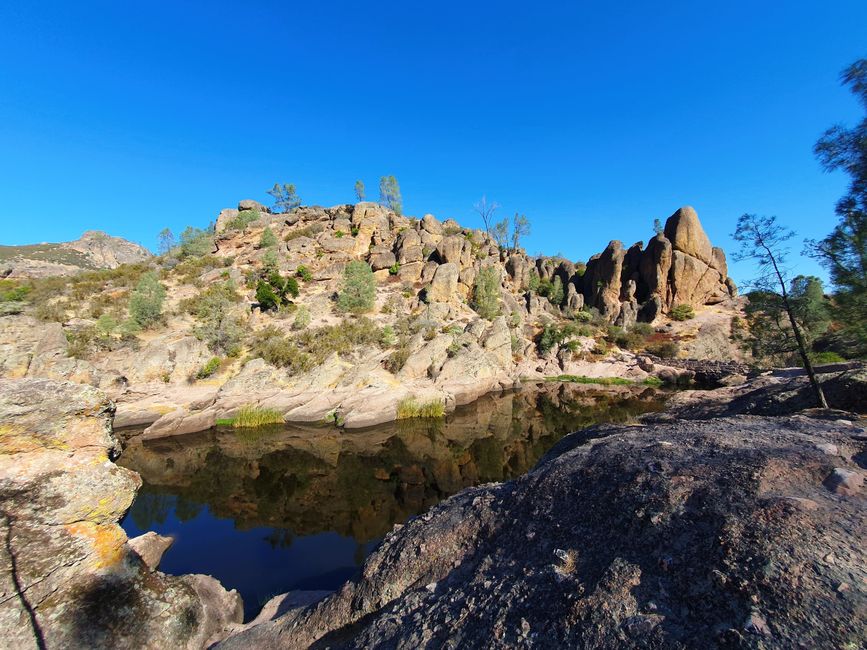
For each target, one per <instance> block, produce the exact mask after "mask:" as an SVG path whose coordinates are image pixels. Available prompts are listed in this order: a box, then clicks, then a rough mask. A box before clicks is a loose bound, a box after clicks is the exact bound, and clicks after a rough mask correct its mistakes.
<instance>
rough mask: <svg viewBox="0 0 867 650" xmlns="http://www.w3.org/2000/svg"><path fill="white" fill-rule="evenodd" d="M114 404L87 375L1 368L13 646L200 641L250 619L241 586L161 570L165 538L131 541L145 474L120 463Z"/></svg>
mask: <svg viewBox="0 0 867 650" xmlns="http://www.w3.org/2000/svg"><path fill="white" fill-rule="evenodd" d="M111 408H112V407H111V403H110V402H109V401H108V400H107V399H106V398H105V396H104V395H103V394H101V393H100V392H99V391H97V390H95V389H93V388H90V387H88V386H82V385H76V384H71V383H66V382H56V381H52V380H44V379H35V380H31V379H16V380H6V379H0V503H2V513H0V516H2V520H0V534H2V535H3V538H4V540H5V542H4V545H3V549H4V550H3V551H2V553H3V555H4V557H3V560H2V561H0V583H2V593H3V598H2V599H0V629H2V630H3V642H2V645H4V646H6V647H15V648H23V647H48V648H110V647H111V648H118V647H124V648H133V647H165V648H190V649H198V648H202V647H205V646H207V645H208V644H209V643H210V642H211V641H213V640H214V639H216V638H219V637H220V636H223V635H225V633H226V629H227V627H228V626H229V625H230V624H235V623H240V622H241V616H242V608H241V602H240V598H239V597H238V595H237V594H236V593H235V592H226V590H225V589H223V588H222V587H221V586H220V584H219V583H218V582H217V581H215V580H214V579H213V578H210V577H208V576H179V577H176V576H167V575H165V574H163V573H160V572H159V571H155V570H154V569H155V567H156V565H157V564H158V563H159V557H160V556H161V554H162V551H163V550H165V545H164V544H162V543H161V542H160V541H159V540H153V539H141V538H139V539H137V540H134V541H133V542H128V541H127V538H126V535H125V533H124V532H123V529H121V527H120V526H119V525H118V521H119V520H120V519H121V517H122V516H123V515H124V513H125V512H126V511H127V509H129V507H130V504H131V503H132V501H133V498H134V497H135V493H136V491H137V490H138V488H139V487H140V485H141V480H140V479H139V477H138V475H137V474H136V473H134V472H131V471H130V470H127V469H123V468H120V467H118V466H117V465H115V464H114V463H112V462H111V459H112V458H114V457H116V455H117V454H118V453H119V451H120V449H119V444H118V442H117V440H116V439H115V437H114V435H113V434H112V430H111ZM145 548H147V550H145ZM136 549H139V550H141V551H142V555H139V553H138V552H137V550H136ZM40 641H41V645H39V643H38V642H40Z"/></svg>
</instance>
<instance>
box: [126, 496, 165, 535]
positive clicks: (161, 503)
mask: <svg viewBox="0 0 867 650" xmlns="http://www.w3.org/2000/svg"><path fill="white" fill-rule="evenodd" d="M173 501H174V499H173V497H171V496H169V495H168V494H159V493H157V492H154V491H152V490H149V489H148V488H147V487H146V486H143V487H142V489H141V490H140V491H139V493H138V494H137V495H136V498H135V501H133V504H132V508H130V510H129V517H130V519H132V521H133V523H134V524H135V525H136V527H137V528H138V529H139V530H151V529H152V528H155V527H156V526H161V525H162V524H164V523H166V519H167V518H168V516H169V512H170V511H171V509H172V502H173Z"/></svg>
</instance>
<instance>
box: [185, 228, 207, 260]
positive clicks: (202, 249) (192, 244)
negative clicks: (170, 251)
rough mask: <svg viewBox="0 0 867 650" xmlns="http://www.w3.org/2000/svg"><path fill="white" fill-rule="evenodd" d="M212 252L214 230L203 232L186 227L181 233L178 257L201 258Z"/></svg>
mask: <svg viewBox="0 0 867 650" xmlns="http://www.w3.org/2000/svg"><path fill="white" fill-rule="evenodd" d="M213 250H214V229H213V227H208V228H206V229H205V230H201V229H200V228H193V227H192V226H187V227H186V228H185V229H184V231H183V232H182V233H181V244H180V257H181V259H184V258H187V257H201V256H202V255H209V254H210V253H211V252H213Z"/></svg>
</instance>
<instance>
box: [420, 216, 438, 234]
mask: <svg viewBox="0 0 867 650" xmlns="http://www.w3.org/2000/svg"><path fill="white" fill-rule="evenodd" d="M421 227H422V228H423V229H424V230H426V231H428V232H429V233H431V234H433V235H442V234H443V225H442V224H441V223H440V222H439V221H438V220H437V218H436V217H434V216H433V215H432V214H426V215H424V216H423V217H422V218H421Z"/></svg>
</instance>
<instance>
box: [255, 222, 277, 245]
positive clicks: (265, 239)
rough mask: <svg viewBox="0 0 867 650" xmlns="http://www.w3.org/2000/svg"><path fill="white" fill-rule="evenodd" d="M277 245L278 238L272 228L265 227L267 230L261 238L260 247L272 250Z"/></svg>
mask: <svg viewBox="0 0 867 650" xmlns="http://www.w3.org/2000/svg"><path fill="white" fill-rule="evenodd" d="M276 245H277V236H276V235H275V234H274V233H273V232H272V231H271V228H269V227H268V226H265V230H263V231H262V236H261V237H259V247H260V248H271V247H272V246H276Z"/></svg>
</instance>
